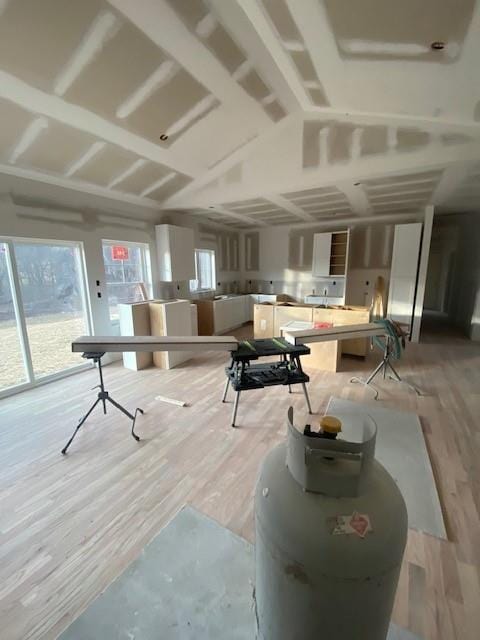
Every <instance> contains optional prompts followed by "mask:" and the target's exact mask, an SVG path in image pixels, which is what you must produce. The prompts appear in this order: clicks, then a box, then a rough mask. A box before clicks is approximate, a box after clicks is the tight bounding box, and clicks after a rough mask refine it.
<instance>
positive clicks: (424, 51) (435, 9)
mask: <svg viewBox="0 0 480 640" xmlns="http://www.w3.org/2000/svg"><path fill="white" fill-rule="evenodd" d="M319 2H320V0H319ZM324 4H325V7H326V10H327V15H328V19H329V21H330V24H331V27H332V30H333V32H334V34H335V38H336V41H337V46H338V49H339V51H340V53H341V55H342V56H344V57H347V58H349V57H354V58H377V59H378V58H384V59H385V58H387V59H388V58H397V59H407V60H412V59H417V60H425V61H433V62H439V61H440V62H442V61H443V62H450V61H452V60H455V59H456V58H457V57H458V56H459V54H460V51H461V44H462V42H463V40H464V38H465V34H466V31H467V27H468V25H469V23H470V20H471V17H472V12H473V8H474V6H475V0H462V1H461V2H459V1H458V0H442V1H439V0H422V1H421V2H418V0H402V1H401V2H398V0H356V1H355V3H353V4H352V2H351V0H324ZM434 42H442V43H445V45H446V47H445V50H444V51H442V52H441V54H442V55H441V56H440V58H439V55H438V51H435V50H432V48H431V44H432V43H434Z"/></svg>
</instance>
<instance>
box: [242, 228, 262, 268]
mask: <svg viewBox="0 0 480 640" xmlns="http://www.w3.org/2000/svg"><path fill="white" fill-rule="evenodd" d="M244 237H245V271H258V269H259V266H260V234H259V233H258V231H252V232H250V233H246V234H245V236H244Z"/></svg>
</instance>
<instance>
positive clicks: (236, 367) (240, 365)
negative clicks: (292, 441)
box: [222, 354, 312, 427]
mask: <svg viewBox="0 0 480 640" xmlns="http://www.w3.org/2000/svg"><path fill="white" fill-rule="evenodd" d="M282 360H283V362H285V365H287V364H288V360H287V356H286V355H285V354H282ZM290 362H291V365H295V369H296V371H297V372H299V373H300V374H301V375H302V376H303V375H304V374H303V370H302V365H301V362H300V357H299V356H291V357H290ZM249 369H250V367H249V363H248V364H247V363H246V362H245V361H241V362H238V361H235V360H234V359H233V358H232V360H231V363H230V366H229V367H227V369H226V373H227V380H226V382H225V388H224V391H223V397H222V402H226V400H227V393H228V388H229V386H230V384H232V387H233V388H234V390H235V401H234V405H233V411H232V423H231V425H232V427H236V424H235V421H236V418H237V411H238V404H239V402H240V393H241V391H242V389H238V388H237V389H235V387H234V382H231V379H230V376H229V375H228V372H234V376H233V378H234V380H236V382H237V386H239V385H242V384H244V389H243V390H244V391H246V390H247V389H248V388H249V386H248V382H246V377H247V376H248V373H249ZM298 382H300V381H298ZM298 382H296V383H297V384H298ZM238 383H239V385H238ZM301 385H302V389H303V394H304V396H305V400H306V402H307V407H308V413H309V414H312V406H311V404H310V398H309V396H308V391H307V385H306V384H305V382H301ZM264 386H268V385H263V384H256V385H254V386H251V387H250V388H252V389H253V388H258V389H261V388H263V387H264ZM287 386H288V393H292V386H291V384H287Z"/></svg>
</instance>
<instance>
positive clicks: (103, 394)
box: [62, 352, 143, 455]
mask: <svg viewBox="0 0 480 640" xmlns="http://www.w3.org/2000/svg"><path fill="white" fill-rule="evenodd" d="M104 355H105V353H104V352H101V353H100V352H98V353H84V354H83V355H82V358H86V359H87V360H93V362H94V363H96V364H98V374H99V376H100V384H98V385H96V386H95V387H93V389H100V391H99V392H98V394H97V399H96V400H95V402H94V403H93V404H92V406H91V407H90V409H89V410H88V411H87V413H86V414H85V415H84V416H83V418H81V419H80V422H79V423H78V424H77V426H76V428H75V431H74V432H73V434H72V437H71V438H70V440H69V441H68V442H67V444H66V445H65V446H64V447H63V449H62V453H63V454H64V455H65V454H66V453H67V449H68V447H69V446H70V445H71V444H72V442H73V439H74V438H75V436H76V435H77V433H78V430H79V429H80V427H81V426H82V424H83V423H84V422H85V421H86V419H87V418H88V416H89V415H90V414H91V413H92V411H93V410H94V409H95V407H96V406H97V404H98V403H99V402H101V403H102V405H103V413H104V414H106V413H107V401H108V402H110V404H113V406H114V407H116V408H117V409H118V410H119V411H121V412H122V413H124V414H125V415H126V416H127V418H130V420H131V421H132V431H131V433H132V436H133V438H135V440H137V442H138V441H139V440H140V438H139V437H138V436H137V434H136V433H135V420H136V418H137V414H138V413H143V410H142V409H140V408H139V407H137V408H136V409H135V414H134V415H132V414H131V413H130V412H129V411H127V410H126V409H125V407H122V405H121V404H119V403H118V402H116V401H115V400H114V399H113V398H111V397H110V396H109V393H108V391H105V386H104V384H103V372H102V356H104Z"/></svg>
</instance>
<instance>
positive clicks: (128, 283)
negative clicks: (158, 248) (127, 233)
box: [102, 240, 152, 324]
mask: <svg viewBox="0 0 480 640" xmlns="http://www.w3.org/2000/svg"><path fill="white" fill-rule="evenodd" d="M102 248H103V263H104V265H105V277H106V284H107V293H108V306H109V310H110V320H111V322H112V324H117V323H118V304H119V303H123V302H140V301H141V300H148V298H151V297H152V274H151V269H150V251H149V249H148V244H143V243H137V242H115V241H112V240H104V241H103V242H102Z"/></svg>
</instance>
